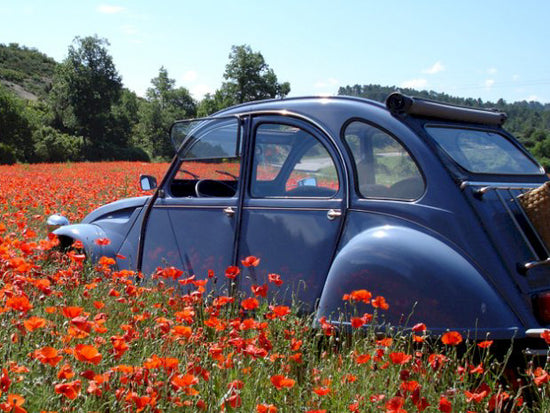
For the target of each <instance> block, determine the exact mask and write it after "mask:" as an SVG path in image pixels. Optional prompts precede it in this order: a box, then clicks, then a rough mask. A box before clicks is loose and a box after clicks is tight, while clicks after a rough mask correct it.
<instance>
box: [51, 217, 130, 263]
mask: <svg viewBox="0 0 550 413" xmlns="http://www.w3.org/2000/svg"><path fill="white" fill-rule="evenodd" d="M53 233H54V234H55V235H56V236H57V237H58V238H59V240H60V243H61V246H62V247H65V248H66V247H69V246H71V245H72V244H73V243H74V242H75V241H80V242H82V245H83V246H84V251H86V255H87V256H88V257H89V258H90V259H91V261H92V262H94V263H95V262H97V261H98V260H99V258H101V257H102V256H106V257H113V258H114V257H115V255H116V251H115V248H113V247H114V245H116V244H120V242H122V240H118V239H117V238H120V236H119V235H115V236H113V235H108V234H107V233H106V232H105V231H104V230H103V229H101V228H100V227H98V226H97V225H93V224H74V225H66V226H63V227H60V228H58V229H56V230H55V231H53ZM100 238H107V239H109V240H110V244H109V245H98V244H97V243H96V240H97V239H100Z"/></svg>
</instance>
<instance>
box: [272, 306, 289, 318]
mask: <svg viewBox="0 0 550 413" xmlns="http://www.w3.org/2000/svg"><path fill="white" fill-rule="evenodd" d="M269 308H270V310H271V311H273V314H274V315H275V316H276V317H279V318H281V317H284V316H286V315H288V314H290V307H288V306H286V305H276V306H273V305H271V306H269Z"/></svg>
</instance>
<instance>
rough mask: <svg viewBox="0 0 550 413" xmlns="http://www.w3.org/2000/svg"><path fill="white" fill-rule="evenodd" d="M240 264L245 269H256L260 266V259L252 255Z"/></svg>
mask: <svg viewBox="0 0 550 413" xmlns="http://www.w3.org/2000/svg"><path fill="white" fill-rule="evenodd" d="M241 262H242V264H243V265H244V266H245V267H257V266H258V265H259V264H260V259H259V258H258V257H255V256H253V255H249V256H248V257H246V258H245V259H244V260H242V261H241Z"/></svg>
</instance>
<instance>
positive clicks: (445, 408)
mask: <svg viewBox="0 0 550 413" xmlns="http://www.w3.org/2000/svg"><path fill="white" fill-rule="evenodd" d="M439 411H440V412H444V413H451V412H452V411H453V405H452V404H451V402H450V401H449V400H447V398H446V397H445V396H441V397H440V398H439Z"/></svg>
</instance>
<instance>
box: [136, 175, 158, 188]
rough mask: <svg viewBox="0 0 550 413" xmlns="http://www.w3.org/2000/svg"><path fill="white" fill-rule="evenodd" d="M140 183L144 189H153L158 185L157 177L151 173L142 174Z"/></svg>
mask: <svg viewBox="0 0 550 413" xmlns="http://www.w3.org/2000/svg"><path fill="white" fill-rule="evenodd" d="M139 185H140V186H141V190H142V191H151V190H153V189H155V188H156V187H157V178H155V177H154V176H151V175H140V177H139Z"/></svg>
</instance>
